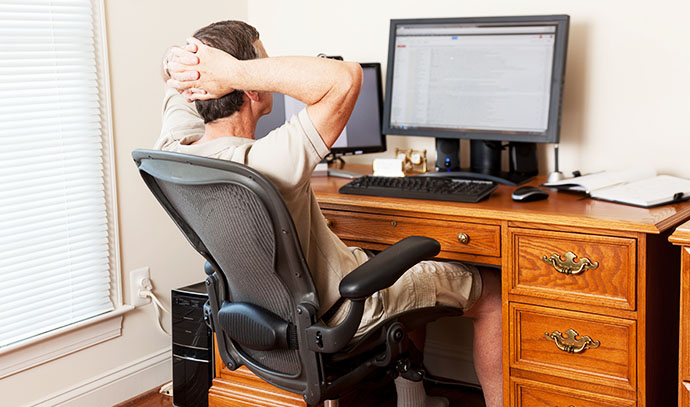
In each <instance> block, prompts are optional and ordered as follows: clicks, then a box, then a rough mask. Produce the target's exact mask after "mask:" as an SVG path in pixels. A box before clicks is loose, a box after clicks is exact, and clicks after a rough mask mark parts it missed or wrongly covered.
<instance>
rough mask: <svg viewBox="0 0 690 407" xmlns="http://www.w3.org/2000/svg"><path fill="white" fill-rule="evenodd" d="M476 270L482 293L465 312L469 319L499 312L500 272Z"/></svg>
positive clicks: (483, 269) (487, 268) (483, 268)
mask: <svg viewBox="0 0 690 407" xmlns="http://www.w3.org/2000/svg"><path fill="white" fill-rule="evenodd" d="M478 269H479V275H480V276H481V278H482V293H481V295H480V297H479V300H478V301H477V303H476V304H475V305H474V306H473V307H472V308H470V309H469V310H467V312H465V316H467V317H469V318H477V317H479V316H481V315H484V314H488V313H497V312H498V313H500V311H501V270H500V269H496V268H490V267H478Z"/></svg>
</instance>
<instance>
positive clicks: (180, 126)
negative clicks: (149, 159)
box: [154, 89, 204, 150]
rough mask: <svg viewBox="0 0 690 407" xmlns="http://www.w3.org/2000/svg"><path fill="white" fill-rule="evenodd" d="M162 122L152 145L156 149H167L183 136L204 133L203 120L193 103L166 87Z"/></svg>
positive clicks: (178, 141) (177, 142)
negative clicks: (159, 131) (158, 134)
mask: <svg viewBox="0 0 690 407" xmlns="http://www.w3.org/2000/svg"><path fill="white" fill-rule="evenodd" d="M162 116H163V124H162V127H161V133H160V136H159V137H158V140H157V141H156V144H155V146H154V148H155V149H158V150H168V149H171V148H172V147H173V146H174V145H176V144H179V143H180V142H181V141H182V140H183V139H184V138H185V137H188V136H198V135H199V134H203V133H204V120H203V119H202V118H201V116H199V113H198V112H197V111H196V107H195V106H194V103H190V102H187V100H186V99H185V98H184V97H183V96H182V95H180V94H179V93H178V92H177V91H176V90H174V89H168V90H167V91H166V92H165V97H164V98H163V107H162Z"/></svg>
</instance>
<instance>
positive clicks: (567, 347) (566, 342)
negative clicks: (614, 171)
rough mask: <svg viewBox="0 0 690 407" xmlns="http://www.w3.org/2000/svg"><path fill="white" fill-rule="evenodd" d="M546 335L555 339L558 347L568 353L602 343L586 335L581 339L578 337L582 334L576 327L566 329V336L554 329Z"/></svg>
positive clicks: (596, 346) (582, 350)
mask: <svg viewBox="0 0 690 407" xmlns="http://www.w3.org/2000/svg"><path fill="white" fill-rule="evenodd" d="M544 335H545V336H546V338H547V339H551V340H553V342H554V343H555V344H556V346H557V347H558V349H560V350H562V351H563V352H568V353H582V352H584V351H585V350H586V349H594V348H598V347H599V344H600V343H599V341H594V340H592V338H590V337H589V336H586V335H585V336H583V337H581V338H580V339H576V338H577V337H578V336H579V335H580V334H578V333H577V332H576V331H575V330H574V329H568V330H567V331H565V336H566V337H565V338H564V337H563V334H562V333H560V332H559V331H553V332H552V333H548V332H546V333H544Z"/></svg>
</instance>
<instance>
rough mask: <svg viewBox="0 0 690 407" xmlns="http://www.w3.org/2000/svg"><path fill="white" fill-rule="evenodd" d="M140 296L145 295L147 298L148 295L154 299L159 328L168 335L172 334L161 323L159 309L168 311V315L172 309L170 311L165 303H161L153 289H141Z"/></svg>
mask: <svg viewBox="0 0 690 407" xmlns="http://www.w3.org/2000/svg"><path fill="white" fill-rule="evenodd" d="M139 296H140V297H144V298H146V297H148V298H151V300H152V301H153V305H154V307H153V308H154V309H155V310H156V322H157V323H158V328H159V329H160V330H161V332H163V333H164V334H166V335H167V336H171V335H170V334H169V333H168V331H166V330H165V328H163V325H162V324H161V312H160V311H159V310H158V308H160V309H162V310H163V311H165V313H167V314H168V315H169V314H170V311H168V310H167V309H166V308H165V307H164V306H163V304H161V302H160V301H159V300H158V298H157V297H156V295H155V294H154V293H153V292H152V291H151V290H141V291H139Z"/></svg>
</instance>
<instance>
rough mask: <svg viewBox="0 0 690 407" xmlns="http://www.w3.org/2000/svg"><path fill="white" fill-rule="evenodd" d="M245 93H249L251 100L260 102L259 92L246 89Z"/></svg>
mask: <svg viewBox="0 0 690 407" xmlns="http://www.w3.org/2000/svg"><path fill="white" fill-rule="evenodd" d="M244 94H245V95H247V97H248V98H249V100H251V101H253V102H258V101H259V92H256V91H253V90H245V91H244Z"/></svg>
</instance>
